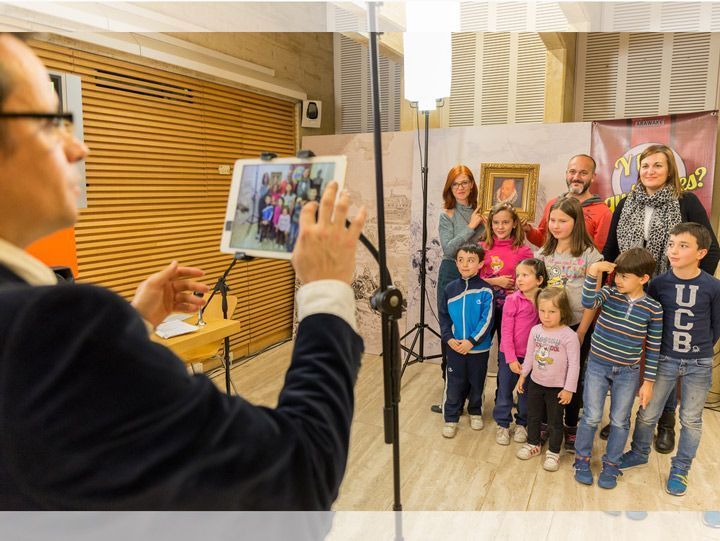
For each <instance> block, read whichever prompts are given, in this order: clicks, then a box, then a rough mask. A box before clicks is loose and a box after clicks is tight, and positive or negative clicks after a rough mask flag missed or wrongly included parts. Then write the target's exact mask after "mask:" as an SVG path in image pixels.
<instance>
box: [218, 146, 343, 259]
mask: <svg viewBox="0 0 720 541" xmlns="http://www.w3.org/2000/svg"><path fill="white" fill-rule="evenodd" d="M345 166H346V159H345V157H344V156H325V157H315V158H309V159H299V158H280V159H275V160H272V161H269V162H267V161H262V160H238V161H237V162H235V168H234V171H233V178H232V184H231V186H230V195H229V198H228V205H227V211H226V217H225V228H224V231H223V235H222V241H221V246H220V250H221V251H222V252H225V253H231V254H235V253H238V252H244V253H245V254H247V255H253V256H257V257H271V258H280V259H290V256H291V254H292V251H293V248H294V246H295V242H296V241H297V237H298V233H299V226H300V224H299V218H300V211H301V210H302V207H303V205H306V204H307V203H309V202H310V201H320V197H321V195H322V193H323V192H324V191H325V187H326V186H327V184H328V183H329V182H330V181H332V180H336V181H337V182H338V183H339V184H340V187H341V188H342V185H343V182H344V178H345ZM338 193H339V192H338Z"/></svg>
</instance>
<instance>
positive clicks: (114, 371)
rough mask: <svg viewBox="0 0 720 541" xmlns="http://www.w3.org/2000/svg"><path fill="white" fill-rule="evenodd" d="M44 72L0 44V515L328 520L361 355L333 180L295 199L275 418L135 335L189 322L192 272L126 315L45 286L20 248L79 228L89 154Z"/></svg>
mask: <svg viewBox="0 0 720 541" xmlns="http://www.w3.org/2000/svg"><path fill="white" fill-rule="evenodd" d="M57 107H58V105H57V97H56V95H55V93H54V92H53V90H52V87H51V86H50V84H49V78H48V73H47V71H46V69H45V68H44V66H43V65H42V63H41V62H40V61H39V59H38V58H37V57H36V56H35V55H34V54H33V52H32V51H31V50H30V49H29V48H28V47H27V46H26V45H25V44H23V43H22V42H21V41H20V40H18V39H17V38H16V37H14V36H12V35H9V34H0V508H2V509H4V510H8V509H46V510H49V509H110V510H112V509H237V510H249V509H312V510H315V509H318V510H319V509H329V508H330V505H331V504H332V502H333V501H334V499H335V498H336V496H337V492H338V487H339V485H340V482H341V480H342V477H343V474H344V470H345V464H346V460H347V451H348V440H349V436H350V422H351V420H352V413H353V386H354V383H355V380H356V377H357V372H358V369H359V365H360V357H361V354H362V350H363V344H362V339H361V338H360V336H359V335H358V334H357V332H356V329H355V314H354V296H353V292H352V289H351V288H350V285H349V283H350V281H351V280H352V275H353V271H354V267H355V251H356V246H357V239H358V236H359V234H360V231H361V229H362V226H363V224H364V221H365V212H364V210H361V211H360V213H359V214H358V216H357V217H356V218H355V219H354V220H353V224H352V225H351V226H350V227H349V228H346V227H345V218H346V216H347V212H348V207H349V198H348V196H347V194H342V195H341V196H340V197H339V200H338V201H337V203H335V199H336V196H337V191H338V187H337V184H335V183H331V184H329V185H328V188H327V192H326V193H325V195H324V196H323V198H322V201H321V202H320V209H319V214H318V218H317V219H316V218H315V210H316V209H317V206H318V204H317V203H314V202H313V203H308V204H306V205H305V206H304V207H303V209H302V212H301V216H300V234H299V237H298V241H297V244H296V248H295V252H294V253H293V255H292V261H293V265H294V267H295V270H296V273H297V276H298V278H299V279H300V280H301V281H302V282H303V284H304V285H303V287H302V288H301V289H300V291H299V292H298V314H299V319H300V325H299V329H298V334H297V340H296V343H295V348H294V351H293V360H292V364H291V366H290V368H289V370H288V373H287V375H286V378H285V385H284V388H283V390H282V392H281V394H280V397H279V400H278V405H277V407H276V408H275V409H269V408H260V407H256V406H253V405H251V404H249V403H247V402H246V401H245V400H243V399H242V398H240V397H230V398H228V397H226V396H225V395H224V394H222V393H221V392H219V391H218V390H217V389H216V388H215V386H214V385H213V384H212V383H211V382H210V380H208V379H207V378H206V377H204V376H189V375H188V374H187V372H186V370H185V367H184V365H183V364H182V362H181V361H180V360H179V359H177V358H176V357H175V356H174V354H173V353H171V352H170V351H169V350H167V349H165V348H163V347H162V346H160V345H158V344H155V343H154V342H152V341H151V340H150V339H149V338H148V331H147V326H154V325H156V324H157V323H159V322H160V321H161V320H162V319H163V318H164V317H165V316H166V315H167V314H169V313H170V312H171V311H177V310H183V311H194V310H196V309H197V307H198V304H199V303H200V302H201V301H200V300H199V299H195V298H194V296H193V295H192V293H193V292H194V291H207V287H206V286H204V285H202V284H200V283H199V282H197V281H196V279H197V278H198V277H199V276H200V275H201V274H202V271H200V270H198V269H193V268H190V267H180V266H178V265H177V263H175V262H173V263H172V264H171V265H169V266H168V267H167V268H166V269H164V270H163V271H161V272H158V273H157V274H154V275H152V276H151V277H150V278H148V279H147V280H146V281H145V282H143V283H142V284H141V285H140V287H139V288H138V291H137V294H136V297H135V299H134V300H133V302H132V305H130V304H128V303H127V302H125V301H124V300H123V299H122V298H120V297H118V296H117V295H115V294H113V293H111V292H109V291H107V290H104V289H102V288H98V287H94V286H89V285H62V286H58V285H52V284H54V279H53V274H52V272H50V271H49V270H48V269H47V268H46V267H44V266H43V265H42V264H41V263H40V262H38V261H37V260H35V259H33V258H32V257H30V256H29V255H28V254H27V253H26V252H25V251H24V250H23V249H24V248H25V247H26V246H27V245H28V244H30V243H31V242H33V241H35V240H37V239H39V238H41V237H43V236H45V235H47V234H49V233H51V232H53V231H55V230H58V229H61V228H64V227H68V226H70V225H72V224H73V223H74V222H75V221H76V219H77V209H76V208H75V199H76V197H77V176H76V175H77V171H76V168H75V164H76V163H77V162H79V161H80V160H82V159H84V158H85V156H86V155H87V148H86V147H85V145H84V144H83V143H81V142H80V141H78V140H77V139H75V138H74V137H73V136H72V134H71V133H70V131H68V129H67V127H66V125H65V124H64V122H63V121H64V120H65V118H64V117H62V116H61V115H58V114H57V113H56V112H57Z"/></svg>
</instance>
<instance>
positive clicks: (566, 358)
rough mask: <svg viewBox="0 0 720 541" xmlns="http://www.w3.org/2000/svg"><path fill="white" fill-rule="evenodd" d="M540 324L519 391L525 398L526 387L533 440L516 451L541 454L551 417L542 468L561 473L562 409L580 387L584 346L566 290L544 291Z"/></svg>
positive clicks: (534, 332) (530, 342) (531, 340)
mask: <svg viewBox="0 0 720 541" xmlns="http://www.w3.org/2000/svg"><path fill="white" fill-rule="evenodd" d="M537 303H538V312H539V313H540V323H541V324H540V325H536V326H535V327H533V328H532V330H531V331H530V338H529V339H528V343H527V350H526V358H527V359H528V361H529V362H526V363H523V367H522V372H521V374H520V379H519V380H518V383H517V387H516V390H517V392H518V394H524V393H525V392H526V391H525V390H524V387H523V386H524V384H525V379H526V378H527V376H528V374H530V380H529V381H528V385H527V395H528V396H527V408H528V438H527V443H526V444H525V445H523V446H522V447H521V448H520V449H519V450H518V452H517V457H518V458H520V459H523V460H527V459H528V458H532V457H534V456H536V455H539V454H540V451H541V450H542V442H541V440H540V423H541V422H542V419H543V415H544V414H546V413H547V423H548V431H549V434H550V437H549V446H548V451H547V453H545V462H544V463H543V468H545V469H546V470H547V471H557V469H558V462H559V460H560V446H561V445H562V440H563V410H564V406H565V405H566V404H569V403H570V400H571V399H572V396H573V394H574V393H575V391H576V389H577V382H578V374H579V372H580V342H579V341H578V337H577V335H576V334H575V332H574V331H573V330H572V329H571V328H570V327H568V323H570V322H571V321H572V317H573V316H572V309H571V308H570V302H569V301H568V298H567V294H566V293H565V291H564V290H562V289H560V288H556V287H549V288H547V289H543V290H542V291H541V292H540V294H539V295H538V300H537Z"/></svg>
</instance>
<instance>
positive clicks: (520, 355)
mask: <svg viewBox="0 0 720 541" xmlns="http://www.w3.org/2000/svg"><path fill="white" fill-rule="evenodd" d="M546 283H547V272H546V271H545V263H543V262H542V261H540V260H539V259H533V258H530V259H523V260H522V261H521V262H520V263H518V264H517V266H516V268H515V285H516V286H517V288H518V290H517V291H515V292H514V293H511V294H510V295H508V297H507V298H506V299H505V307H504V309H503V311H502V339H501V341H500V347H499V353H498V373H497V394H496V395H495V408H494V409H493V419H495V422H496V423H497V425H498V426H497V432H496V433H495V441H496V442H497V443H498V444H500V445H510V423H511V422H512V420H513V416H512V408H513V389H515V385H516V384H517V381H518V377H519V376H520V372H521V370H522V363H523V359H524V358H525V349H526V348H527V342H528V337H529V336H530V329H532V328H533V327H534V326H535V325H537V324H538V323H539V322H540V319H539V318H538V313H537V307H536V305H535V299H536V298H537V296H538V293H539V292H540V288H543V287H545V284H546ZM513 439H514V440H515V441H516V442H517V443H525V442H526V441H527V406H526V403H525V395H524V394H520V395H519V396H518V412H517V415H515V435H514V436H513Z"/></svg>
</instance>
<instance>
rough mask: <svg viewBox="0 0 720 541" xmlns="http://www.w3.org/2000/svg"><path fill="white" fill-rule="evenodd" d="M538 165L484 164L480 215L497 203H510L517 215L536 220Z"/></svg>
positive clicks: (481, 178) (481, 177)
mask: <svg viewBox="0 0 720 541" xmlns="http://www.w3.org/2000/svg"><path fill="white" fill-rule="evenodd" d="M539 176H540V164H539V163H483V164H481V165H480V182H481V190H480V201H478V203H479V204H480V206H481V207H482V210H483V212H486V211H489V210H490V209H491V208H492V207H493V206H495V205H496V204H498V203H511V204H512V205H513V207H515V211H516V212H517V213H518V215H519V216H521V217H523V218H527V220H528V221H530V222H532V221H533V220H534V219H535V202H536V201H535V200H536V198H537V183H538V177H539Z"/></svg>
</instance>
